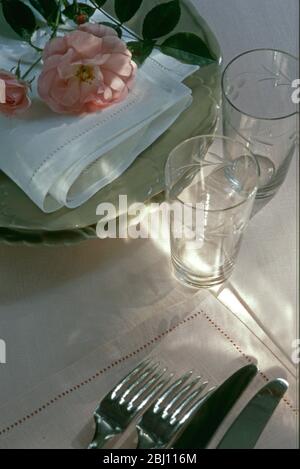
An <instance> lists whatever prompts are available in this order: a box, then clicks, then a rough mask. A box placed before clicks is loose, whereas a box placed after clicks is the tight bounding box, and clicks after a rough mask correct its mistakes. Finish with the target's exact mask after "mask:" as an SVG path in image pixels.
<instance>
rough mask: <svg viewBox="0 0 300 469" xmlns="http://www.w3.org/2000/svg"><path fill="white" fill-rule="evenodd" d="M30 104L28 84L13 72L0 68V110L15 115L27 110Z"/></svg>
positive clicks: (8, 114)
mask: <svg viewBox="0 0 300 469" xmlns="http://www.w3.org/2000/svg"><path fill="white" fill-rule="evenodd" d="M30 105H31V101H30V98H29V96H28V84H27V83H26V82H24V81H22V80H19V79H18V78H17V77H16V75H14V74H13V73H10V72H7V71H6V70H0V112H3V113H4V114H6V115H7V116H15V115H16V114H21V113H22V112H25V111H27V109H28V108H29V107H30Z"/></svg>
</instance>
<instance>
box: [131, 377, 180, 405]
mask: <svg viewBox="0 0 300 469" xmlns="http://www.w3.org/2000/svg"><path fill="white" fill-rule="evenodd" d="M173 376H174V375H173V374H171V375H170V376H169V377H168V378H167V379H162V380H160V381H159V382H158V384H157V386H156V387H155V388H153V390H152V391H151V392H150V393H149V394H148V395H147V396H146V397H145V399H144V400H143V402H141V404H140V405H139V407H138V410H141V409H142V408H143V407H145V406H146V405H147V404H148V402H149V401H151V399H154V398H155V396H157V395H159V393H160V391H161V390H162V388H163V387H164V386H165V385H166V384H167V383H169V381H170V380H171V379H172V378H173Z"/></svg>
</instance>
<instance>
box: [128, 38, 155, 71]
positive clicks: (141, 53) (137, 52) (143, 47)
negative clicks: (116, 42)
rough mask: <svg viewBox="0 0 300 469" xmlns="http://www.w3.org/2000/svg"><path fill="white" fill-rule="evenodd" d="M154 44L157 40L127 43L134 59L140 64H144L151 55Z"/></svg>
mask: <svg viewBox="0 0 300 469" xmlns="http://www.w3.org/2000/svg"><path fill="white" fill-rule="evenodd" d="M154 46H155V41H132V42H128V43H127V47H128V49H129V50H130V52H131V53H132V58H133V60H134V61H135V62H136V63H137V64H139V65H142V64H143V63H144V62H145V60H146V59H147V57H149V55H150V54H151V52H152V50H153V47H154Z"/></svg>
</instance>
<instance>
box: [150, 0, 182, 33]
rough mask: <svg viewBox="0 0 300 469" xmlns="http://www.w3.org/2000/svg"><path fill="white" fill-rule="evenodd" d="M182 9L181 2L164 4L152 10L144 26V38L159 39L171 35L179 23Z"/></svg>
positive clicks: (177, 0) (175, 1)
mask: <svg viewBox="0 0 300 469" xmlns="http://www.w3.org/2000/svg"><path fill="white" fill-rule="evenodd" d="M180 16H181V8H180V4H179V0H172V1H171V2H168V3H163V4H161V5H158V6H156V7H155V8H153V10H151V11H150V12H149V13H148V15H147V16H146V18H145V21H144V24H143V37H144V38H145V39H157V38H158V37H162V36H165V35H166V34H169V33H170V32H171V31H173V29H174V28H175V27H176V26H177V24H178V23H179V20H180Z"/></svg>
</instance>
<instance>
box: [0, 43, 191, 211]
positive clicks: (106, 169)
mask: <svg viewBox="0 0 300 469" xmlns="http://www.w3.org/2000/svg"><path fill="white" fill-rule="evenodd" d="M26 47H27V46H26V45H25V44H24V43H21V42H20V41H18V40H11V39H7V38H4V37H1V34H0V68H2V69H7V70H9V69H11V68H12V67H13V66H15V65H16V62H17V60H18V59H19V58H20V56H22V57H23V56H24V52H25V57H26V51H27V56H28V53H29V54H30V51H28V49H26ZM196 69H197V67H194V66H191V65H184V64H181V63H180V62H178V61H177V60H175V59H172V58H170V57H167V56H165V55H163V54H162V53H160V52H158V51H155V52H154V53H153V54H152V55H151V57H149V58H148V59H147V61H146V62H145V63H144V65H143V66H142V67H141V68H140V69H139V71H138V74H137V79H136V83H135V86H134V88H133V90H132V91H131V93H130V94H129V96H128V98H127V99H126V100H125V101H123V102H121V103H119V104H116V105H113V106H112V107H110V108H108V109H105V110H103V111H101V112H98V113H95V114H91V115H84V116H80V117H78V116H66V115H58V114H54V113H53V112H52V111H51V110H50V109H48V107H47V106H46V105H45V104H44V103H42V102H41V100H40V99H39V97H38V95H37V91H36V89H35V87H34V86H33V94H34V98H33V105H32V107H31V109H30V110H29V111H27V112H26V113H25V114H23V115H21V116H18V117H17V118H9V117H6V116H4V115H0V141H1V148H0V169H1V170H2V171H4V172H5V173H6V174H7V175H8V176H9V177H10V178H11V179H12V180H13V181H14V182H15V183H16V184H17V185H18V186H19V187H20V188H21V189H22V190H23V191H24V192H25V193H26V194H27V195H28V196H29V197H30V198H31V199H32V201H33V202H35V204H36V205H38V207H40V208H41V210H43V211H44V212H46V213H50V212H54V211H56V210H58V209H59V208H61V207H63V206H65V207H68V208H75V207H78V206H80V205H81V204H83V203H85V202H86V201H87V200H88V199H89V198H90V197H92V196H93V195H94V194H95V193H96V192H97V191H99V190H100V189H102V188H103V187H104V186H106V185H107V184H109V183H111V182H112V181H113V180H114V179H116V178H118V177H119V176H120V175H121V174H122V173H123V172H124V171H125V170H126V169H127V168H128V167H129V166H130V165H131V164H132V163H133V161H134V160H135V158H136V157H137V156H138V155H139V154H140V153H141V152H142V151H143V150H145V149H146V148H147V147H148V146H150V145H151V144H152V143H153V142H154V141H155V140H156V139H157V138H158V137H159V136H160V135H161V134H162V133H163V132H165V131H166V130H167V129H168V128H169V127H170V126H171V125H172V123H173V122H174V121H175V120H176V119H177V118H178V116H179V115H180V114H181V113H182V112H183V111H184V110H185V109H186V108H187V107H188V106H189V105H190V104H191V102H192V96H191V90H190V89H189V88H188V87H186V86H185V85H183V84H182V81H183V80H184V79H185V78H186V77H187V76H189V75H190V74H191V73H193V72H194V71H195V70H196ZM36 73H37V72H36Z"/></svg>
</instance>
